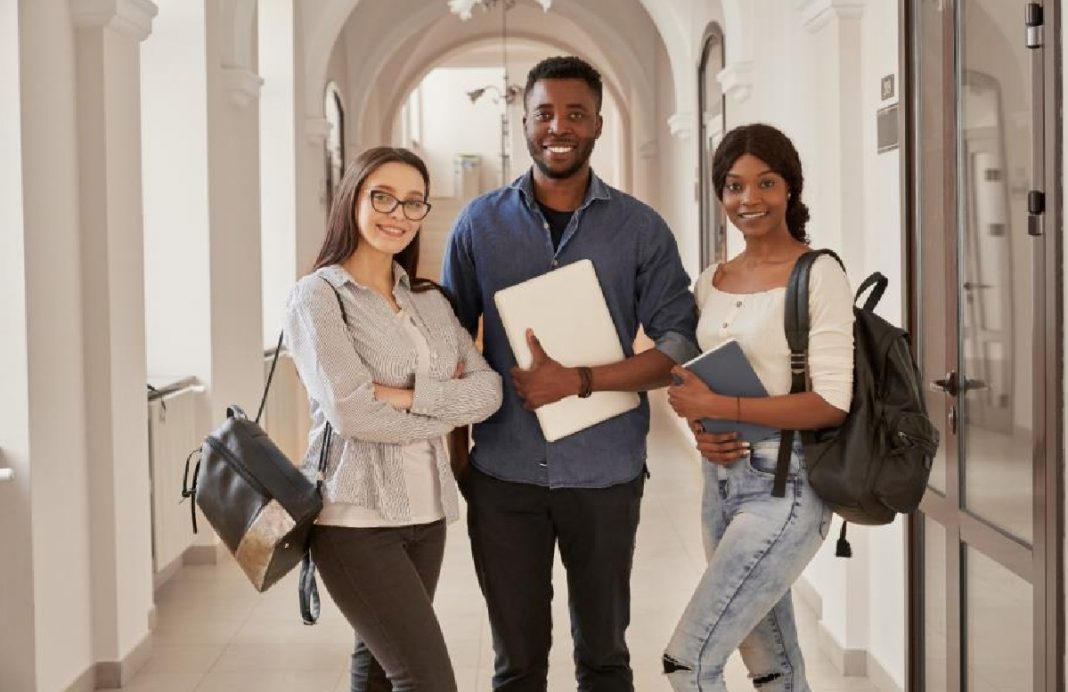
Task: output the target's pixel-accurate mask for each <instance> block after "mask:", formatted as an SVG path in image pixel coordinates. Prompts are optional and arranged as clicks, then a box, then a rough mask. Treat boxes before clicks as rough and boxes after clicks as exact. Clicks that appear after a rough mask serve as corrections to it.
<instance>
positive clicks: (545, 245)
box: [442, 171, 697, 488]
mask: <svg viewBox="0 0 1068 692" xmlns="http://www.w3.org/2000/svg"><path fill="white" fill-rule="evenodd" d="M591 175H592V174H591ZM581 259H589V260H591V261H592V262H593V265H594V267H595V269H596V271H597V278H598V279H599V280H600V283H601V289H602V290H603V291H604V297H605V301H606V302H607V303H608V311H609V313H610V314H611V316H612V321H613V322H614V323H615V327H616V331H617V333H618V334H619V340H620V342H621V343H622V345H623V351H624V353H625V354H626V355H627V356H628V357H629V356H632V355H634V348H633V344H634V338H635V336H636V335H637V331H638V325H639V324H640V325H641V326H642V327H643V328H644V329H645V333H646V335H648V336H649V337H650V338H651V339H653V340H654V341H655V342H656V347H657V349H659V350H660V351H662V352H663V353H665V354H667V355H668V356H670V357H671V358H672V359H673V360H675V361H676V362H683V361H685V360H686V359H688V358H689V357H691V356H693V355H695V354H696V347H695V346H694V342H695V336H694V330H695V328H696V322H697V308H696V305H695V303H694V298H693V294H692V293H691V292H690V278H689V276H687V275H686V271H685V270H684V269H683V268H682V260H681V259H680V257H679V252H678V247H677V246H676V244H675V237H674V236H673V235H672V233H671V230H670V229H669V228H668V226H667V224H666V223H665V222H664V220H663V219H662V218H660V215H659V214H657V213H656V212H655V211H653V210H652V209H651V208H650V207H648V206H647V205H645V204H642V203H641V202H639V201H638V200H636V199H634V198H633V197H631V196H630V195H627V194H625V193H622V192H620V191H619V190H616V189H613V188H611V187H609V186H608V185H606V184H605V183H604V182H602V181H601V180H600V179H599V178H598V177H597V176H596V175H592V177H591V180H590V185H589V189H588V190H587V192H586V198H585V199H584V200H583V202H582V205H581V206H580V207H579V208H578V209H577V210H576V211H575V213H574V214H573V215H572V217H571V221H570V223H568V225H567V228H566V229H565V231H564V235H563V237H562V238H561V241H560V247H559V249H557V250H555V251H554V249H553V243H552V239H551V236H550V233H549V225H548V224H547V223H546V221H545V218H544V216H543V215H542V213H541V210H540V209H539V208H538V204H537V201H536V200H535V198H534V183H533V173H532V171H528V172H527V173H526V174H524V175H523V176H521V177H520V178H518V179H517V180H516V181H515V182H514V183H512V185H511V186H509V187H503V188H500V189H498V190H495V191H494V192H490V193H488V194H485V195H482V196H481V197H478V198H476V199H475V200H473V201H472V202H471V203H470V204H468V205H467V207H465V208H464V210H463V211H462V212H461V213H460V216H459V218H458V219H457V220H456V225H455V226H454V227H453V230H452V233H451V235H450V236H449V241H448V244H447V246H446V249H445V260H444V268H443V272H442V276H443V283H444V284H445V287H446V288H447V289H448V290H449V291H450V292H451V293H452V295H453V297H454V298H455V300H456V308H457V312H458V314H459V318H460V322H461V323H462V324H463V325H464V326H465V327H466V328H467V329H468V330H469V331H470V332H471V333H472V334H474V333H475V332H476V331H477V329H478V319H479V317H480V316H482V317H483V318H484V319H483V337H482V338H483V355H484V356H485V357H486V360H487V361H489V364H490V365H491V366H492V367H493V369H494V370H496V371H497V372H498V373H500V374H501V375H502V376H503V380H504V403H503V405H502V406H501V408H500V410H498V411H497V413H496V414H494V415H493V416H491V417H490V418H488V419H487V420H486V421H484V422H482V423H479V424H477V425H475V426H474V442H475V447H474V450H473V451H472V455H471V463H473V464H474V465H475V466H476V467H477V468H478V469H479V470H480V471H482V472H484V473H487V474H489V475H491V476H494V477H496V478H499V479H502V480H506V481H516V482H520V483H532V484H535V485H541V486H547V487H550V488H557V487H562V488H603V487H607V486H610V485H616V484H619V483H625V482H627V481H630V480H633V479H634V478H636V477H637V476H638V474H639V473H641V472H642V468H643V466H644V464H645V454H646V451H645V438H646V435H647V434H648V432H649V402H648V399H647V397H646V395H645V394H644V393H643V394H642V395H641V405H640V406H639V407H638V408H636V409H634V410H632V411H629V412H627V413H624V414H622V415H619V416H616V417H614V418H610V419H609V420H607V421H604V422H603V423H599V424H598V425H595V426H593V427H590V428H587V429H585V430H582V431H580V432H577V433H575V434H573V435H568V436H567V437H564V438H561V439H560V440H557V441H556V442H546V441H545V438H544V437H543V436H542V433H541V428H540V427H539V426H538V420H537V418H536V417H535V415H534V414H533V413H532V412H530V411H527V410H526V409H524V408H523V403H522V401H521V400H520V399H519V397H518V395H517V394H516V392H515V387H514V386H513V384H512V380H511V377H510V376H508V371H509V369H511V368H512V367H514V366H515V364H516V361H515V356H514V355H513V354H512V349H511V347H510V346H509V344H508V338H507V336H506V335H505V331H504V326H503V325H502V324H501V318H500V315H499V314H498V312H497V306H496V304H495V302H494V300H493V296H494V294H495V293H496V292H497V291H499V290H501V289H503V288H507V287H509V286H513V285H515V284H518V283H521V282H523V281H526V280H528V279H531V278H534V277H535V276H539V275H541V274H545V273H546V272H548V271H551V270H552V269H554V268H556V267H558V266H565V265H567V264H570V263H572V262H577V261H578V260H581ZM550 355H551V354H550Z"/></svg>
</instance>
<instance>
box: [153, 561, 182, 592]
mask: <svg viewBox="0 0 1068 692" xmlns="http://www.w3.org/2000/svg"><path fill="white" fill-rule="evenodd" d="M186 552H188V550H187V551H186ZM184 562H185V553H182V554H181V555H179V556H178V557H176V558H174V559H173V560H171V561H170V563H169V564H167V565H165V566H163V567H162V568H161V569H160V570H159V571H157V572H156V573H155V574H153V575H152V591H153V593H154V592H156V591H159V587H161V586H163V585H164V584H166V583H167V582H168V581H170V579H171V577H173V576H174V575H176V574H178V571H179V570H181V569H182V564H183V563H184Z"/></svg>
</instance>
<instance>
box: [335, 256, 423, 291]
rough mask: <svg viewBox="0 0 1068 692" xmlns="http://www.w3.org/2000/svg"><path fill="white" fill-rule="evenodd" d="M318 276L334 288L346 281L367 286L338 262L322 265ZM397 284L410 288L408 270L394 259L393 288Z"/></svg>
mask: <svg viewBox="0 0 1068 692" xmlns="http://www.w3.org/2000/svg"><path fill="white" fill-rule="evenodd" d="M318 274H319V276H321V277H323V278H324V279H326V280H327V281H328V282H329V283H330V285H331V286H333V287H334V288H341V287H342V286H344V285H345V284H347V283H351V284H352V285H353V286H355V287H356V288H367V287H366V286H364V285H363V284H361V283H360V282H359V281H357V280H356V279H354V278H352V275H351V274H349V273H348V272H347V271H345V268H344V267H342V266H341V265H340V264H331V265H328V266H326V267H323V268H321V269H320V270H319V272H318ZM397 286H404V288H407V289H411V287H412V283H411V278H410V277H409V276H408V272H406V271H404V267H402V266H400V264H398V263H397V262H396V261H394V262H393V288H397Z"/></svg>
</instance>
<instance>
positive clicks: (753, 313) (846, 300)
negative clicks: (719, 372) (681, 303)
mask: <svg viewBox="0 0 1068 692" xmlns="http://www.w3.org/2000/svg"><path fill="white" fill-rule="evenodd" d="M718 266H719V265H718V264H713V265H712V266H710V267H708V268H707V269H705V270H704V271H703V272H702V273H701V276H700V277H699V278H698V279H697V287H696V290H695V294H696V296H697V307H698V309H699V310H700V313H701V318H700V320H699V321H698V323H697V343H698V345H699V346H700V347H701V351H702V352H704V351H708V350H711V349H713V348H715V347H716V346H719V345H720V344H722V343H724V342H725V341H728V340H731V339H733V340H735V341H737V342H738V344H739V345H740V346H741V347H742V351H743V352H744V353H745V355H746V356H747V357H748V358H749V362H750V364H752V366H753V370H755V371H756V374H757V376H758V377H759V378H760V381H761V382H762V383H763V384H764V388H765V389H766V390H767V391H768V395H769V396H778V395H782V394H789V393H790V347H789V345H787V343H786V330H785V328H784V326H783V312H784V304H785V299H786V289H785V288H772V289H770V290H767V291H761V292H759V293H726V292H724V291H721V290H719V289H718V288H716V287H715V286H713V285H712V277H714V276H715V275H716V269H717V267H718ZM808 305H809V322H810V326H811V329H810V331H809V355H808V364H809V378H810V385H809V389H811V390H812V391H814V392H816V393H817V394H819V395H820V396H821V397H822V398H823V399H824V401H826V402H827V403H828V404H830V405H831V406H834V407H835V408H837V409H839V410H841V411H848V410H849V404H850V401H851V399H852V396H853V291H852V289H851V288H850V285H849V279H848V278H847V277H846V274H845V272H844V271H842V267H841V266H840V265H839V264H838V262H836V261H835V260H834V258H833V257H828V256H827V255H823V256H821V257H820V258H818V259H817V260H816V262H815V263H814V264H813V265H812V273H811V275H810V282H809V300H808Z"/></svg>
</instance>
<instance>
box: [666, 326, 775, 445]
mask: <svg viewBox="0 0 1068 692" xmlns="http://www.w3.org/2000/svg"><path fill="white" fill-rule="evenodd" d="M683 367H684V368H686V369H687V370H689V371H690V372H692V373H693V374H695V375H697V376H698V377H700V378H701V379H702V380H703V381H704V383H705V384H707V385H708V386H709V388H710V389H711V390H712V391H713V392H716V393H717V394H723V395H725V396H740V397H743V398H745V397H755V396H767V395H768V390H766V389H764V385H763V383H762V382H761V381H760V378H759V377H757V374H756V372H755V371H754V370H753V366H752V365H750V363H749V359H748V358H746V357H745V352H743V351H742V347H741V346H739V345H738V342H737V341H733V340H732V341H727V342H725V343H723V344H721V345H719V346H717V347H716V348H714V349H712V350H711V351H708V352H707V353H702V354H701V355H699V356H697V357H696V358H694V359H693V360H691V361H689V362H688V363H685V364H684V365H683ZM701 423H702V425H704V427H705V432H711V433H725V432H737V433H738V434H740V435H741V436H742V439H744V440H745V441H746V442H748V443H749V444H753V443H755V442H759V441H760V440H763V439H765V438H768V437H771V436H772V435H776V434H778V433H779V430H778V429H777V428H769V427H767V426H766V425H757V424H756V423H739V422H738V421H733V420H725V419H712V418H703V419H702V420H701Z"/></svg>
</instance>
